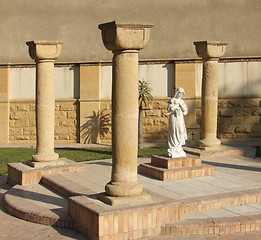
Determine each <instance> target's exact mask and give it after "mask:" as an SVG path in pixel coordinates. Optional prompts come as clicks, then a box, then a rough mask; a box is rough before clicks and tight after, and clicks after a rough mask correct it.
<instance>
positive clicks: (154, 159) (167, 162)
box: [151, 154, 201, 169]
mask: <svg viewBox="0 0 261 240" xmlns="http://www.w3.org/2000/svg"><path fill="white" fill-rule="evenodd" d="M151 164H152V165H155V166H158V167H162V168H167V169H175V168H182V167H195V166H200V165H201V159H200V157H199V156H196V155H191V154H187V156H186V157H180V158H169V157H167V156H159V155H152V156H151Z"/></svg>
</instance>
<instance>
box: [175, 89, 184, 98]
mask: <svg viewBox="0 0 261 240" xmlns="http://www.w3.org/2000/svg"><path fill="white" fill-rule="evenodd" d="M184 94H185V90H184V88H182V87H178V88H177V90H176V91H175V97H176V98H180V97H182V96H183V95H184Z"/></svg>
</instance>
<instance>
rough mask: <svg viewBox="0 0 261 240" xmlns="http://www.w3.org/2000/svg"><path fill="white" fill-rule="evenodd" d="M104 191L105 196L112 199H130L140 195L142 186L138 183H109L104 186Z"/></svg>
mask: <svg viewBox="0 0 261 240" xmlns="http://www.w3.org/2000/svg"><path fill="white" fill-rule="evenodd" d="M105 191H106V194H107V195H109V196H112V197H131V196H138V195H140V194H141V193H142V191H143V186H142V184H141V183H140V182H138V181H137V182H134V183H128V182H126V183H119V182H109V183H107V184H106V186H105Z"/></svg>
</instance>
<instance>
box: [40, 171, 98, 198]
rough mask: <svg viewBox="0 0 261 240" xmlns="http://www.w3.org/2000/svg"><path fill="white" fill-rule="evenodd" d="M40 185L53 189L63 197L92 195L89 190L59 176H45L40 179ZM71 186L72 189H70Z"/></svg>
mask: <svg viewBox="0 0 261 240" xmlns="http://www.w3.org/2000/svg"><path fill="white" fill-rule="evenodd" d="M41 184H43V185H45V186H47V187H49V188H51V189H53V190H54V191H56V192H58V193H60V194H62V195H63V196H65V197H68V198H69V197H72V196H79V195H89V194H94V192H93V191H91V190H90V189H89V188H86V187H85V186H83V185H80V184H77V183H75V182H72V181H70V179H68V178H66V177H64V176H63V175H61V174H55V175H46V176H43V177H42V179H41ZM72 186H73V187H72Z"/></svg>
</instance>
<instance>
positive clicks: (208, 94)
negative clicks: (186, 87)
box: [194, 41, 227, 148]
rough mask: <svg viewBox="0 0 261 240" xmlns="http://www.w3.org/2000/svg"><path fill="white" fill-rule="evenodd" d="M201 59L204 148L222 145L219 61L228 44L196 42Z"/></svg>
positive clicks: (202, 135)
mask: <svg viewBox="0 0 261 240" xmlns="http://www.w3.org/2000/svg"><path fill="white" fill-rule="evenodd" d="M194 45H195V46H196V51H197V54H198V56H199V57H201V58H202V59H203V78H202V93H201V94H202V97H201V99H202V100H201V128H200V141H199V145H200V146H201V147H203V148H209V147H216V146H219V145H220V141H219V140H218V139H217V111H218V60H219V58H220V57H222V56H223V55H224V53H225V51H226V45H227V43H220V42H208V41H202V42H194Z"/></svg>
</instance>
